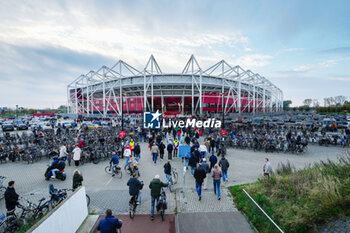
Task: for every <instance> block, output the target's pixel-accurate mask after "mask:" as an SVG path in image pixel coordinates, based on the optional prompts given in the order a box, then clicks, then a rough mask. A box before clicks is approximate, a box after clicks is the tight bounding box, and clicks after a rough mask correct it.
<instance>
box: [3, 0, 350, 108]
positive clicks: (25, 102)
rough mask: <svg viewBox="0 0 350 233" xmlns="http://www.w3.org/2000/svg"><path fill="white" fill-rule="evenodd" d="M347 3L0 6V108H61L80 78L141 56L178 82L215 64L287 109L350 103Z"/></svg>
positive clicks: (112, 0)
mask: <svg viewBox="0 0 350 233" xmlns="http://www.w3.org/2000/svg"><path fill="white" fill-rule="evenodd" d="M349 12H350V1H347V0H344V1H337V0H334V1H324V0H317V1H314V0H308V1H305V0H301V1H298V0H294V1H287V0H286V1H278V0H276V1H272V0H264V1H253V0H248V1H247V0H241V1H235V0H228V1H225V0H220V1H215V0H213V1H208V0H198V1H190V0H184V1H175V0H148V1H137V0H135V1H134V0H126V1H117V0H109V1H106V0H96V1H89V0H85V1H75V0H67V1H64V0H59V1H55V0H51V1H45V0H42V1H36V0H30V1H29V0H27V1H16V0H11V1H7V0H0V87H1V91H0V107H4V106H6V107H14V106H15V105H16V104H18V105H19V106H23V107H28V108H29V107H31V108H46V107H55V108H57V107H58V106H60V105H63V104H66V103H67V85H68V84H69V83H71V82H72V81H73V80H74V79H75V78H77V77H78V76H79V75H81V74H86V73H88V72H89V71H90V70H98V69H99V68H100V67H102V66H103V65H106V66H107V67H111V66H113V65H114V64H115V63H116V62H117V61H118V60H123V61H125V62H127V63H128V64H130V65H132V66H134V67H135V68H137V69H139V70H142V69H143V68H144V66H145V65H146V62H147V60H148V58H149V57H150V55H151V54H153V55H154V57H155V59H156V60H157V62H158V64H159V66H160V67H161V69H162V71H163V73H174V72H178V73H180V72H181V71H182V69H183V68H184V66H185V65H186V62H187V60H188V59H189V58H190V56H191V55H192V54H194V56H195V57H196V59H197V60H198V62H199V64H200V66H201V67H202V68H203V69H206V68H209V67H210V66H211V65H213V64H215V63H216V62H219V61H220V60H222V59H224V60H225V61H226V62H227V63H229V64H230V65H232V66H235V65H240V66H241V67H242V68H243V69H245V70H252V71H253V72H254V73H259V74H260V75H261V76H264V77H266V78H267V79H269V80H270V81H271V82H272V83H274V84H275V85H276V86H277V87H279V88H280V89H281V90H282V91H283V93H284V99H285V100H292V105H293V106H298V105H301V104H302V102H303V100H304V99H306V98H312V99H318V100H319V102H320V104H321V105H323V98H325V97H331V96H337V95H344V96H346V97H347V98H348V99H350V14H349Z"/></svg>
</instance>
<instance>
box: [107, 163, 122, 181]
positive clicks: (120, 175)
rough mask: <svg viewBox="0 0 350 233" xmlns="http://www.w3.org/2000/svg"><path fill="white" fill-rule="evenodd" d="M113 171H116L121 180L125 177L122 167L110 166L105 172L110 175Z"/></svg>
mask: <svg viewBox="0 0 350 233" xmlns="http://www.w3.org/2000/svg"><path fill="white" fill-rule="evenodd" d="M112 169H114V174H115V175H116V176H117V177H118V178H119V179H121V178H122V177H123V173H122V169H121V167H119V166H117V165H112V164H110V165H108V166H106V167H105V171H106V172H107V173H108V174H112Z"/></svg>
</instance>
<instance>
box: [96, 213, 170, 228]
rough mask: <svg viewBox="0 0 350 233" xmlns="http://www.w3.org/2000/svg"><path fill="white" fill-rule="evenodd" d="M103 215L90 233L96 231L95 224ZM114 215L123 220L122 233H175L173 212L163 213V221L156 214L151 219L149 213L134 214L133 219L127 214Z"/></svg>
mask: <svg viewBox="0 0 350 233" xmlns="http://www.w3.org/2000/svg"><path fill="white" fill-rule="evenodd" d="M104 217H105V216H101V217H100V218H99V220H98V221H97V222H96V224H95V226H94V228H93V230H92V231H91V232H92V233H97V232H98V231H97V226H98V224H99V222H100V221H101V219H103V218H104ZM116 217H117V218H118V219H119V220H121V221H123V227H122V232H123V233H140V232H144V233H148V232H149V233H175V215H173V214H167V215H165V219H164V221H162V219H161V217H160V216H157V215H155V219H154V220H153V221H151V219H150V216H149V215H135V217H134V219H130V217H129V215H117V216H116Z"/></svg>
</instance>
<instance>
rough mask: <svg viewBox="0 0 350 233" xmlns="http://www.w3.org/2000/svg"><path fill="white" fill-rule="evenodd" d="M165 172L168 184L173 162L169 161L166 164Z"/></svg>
mask: <svg viewBox="0 0 350 233" xmlns="http://www.w3.org/2000/svg"><path fill="white" fill-rule="evenodd" d="M164 174H165V182H166V183H167V184H168V183H169V180H170V177H171V164H170V162H169V161H168V162H167V163H166V164H164Z"/></svg>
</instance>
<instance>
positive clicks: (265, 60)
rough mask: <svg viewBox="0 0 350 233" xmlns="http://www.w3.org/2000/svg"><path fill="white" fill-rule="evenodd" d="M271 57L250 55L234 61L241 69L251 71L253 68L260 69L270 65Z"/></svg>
mask: <svg viewBox="0 0 350 233" xmlns="http://www.w3.org/2000/svg"><path fill="white" fill-rule="evenodd" d="M272 58H273V57H272V56H271V55H267V54H250V55H244V56H241V57H239V58H238V59H237V60H235V64H239V65H240V66H242V67H243V68H245V67H246V68H247V69H251V68H254V67H262V66H267V65H269V64H271V59H272Z"/></svg>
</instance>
